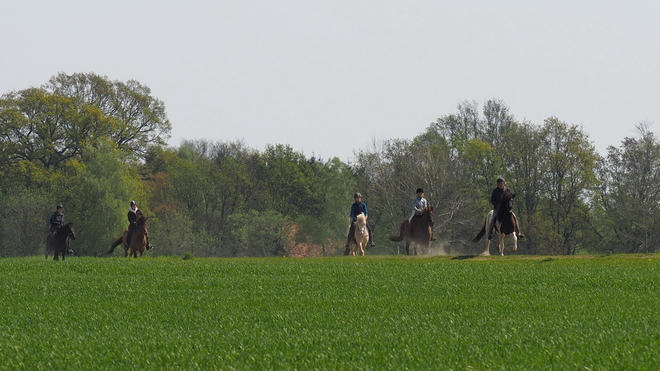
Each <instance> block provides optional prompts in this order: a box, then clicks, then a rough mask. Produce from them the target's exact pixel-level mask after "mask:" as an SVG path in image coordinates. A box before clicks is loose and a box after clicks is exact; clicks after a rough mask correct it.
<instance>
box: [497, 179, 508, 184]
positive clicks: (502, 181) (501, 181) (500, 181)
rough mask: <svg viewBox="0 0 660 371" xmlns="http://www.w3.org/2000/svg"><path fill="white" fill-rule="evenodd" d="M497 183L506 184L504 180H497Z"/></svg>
mask: <svg viewBox="0 0 660 371" xmlns="http://www.w3.org/2000/svg"><path fill="white" fill-rule="evenodd" d="M497 183H498V184H499V183H506V182H505V181H504V178H497Z"/></svg>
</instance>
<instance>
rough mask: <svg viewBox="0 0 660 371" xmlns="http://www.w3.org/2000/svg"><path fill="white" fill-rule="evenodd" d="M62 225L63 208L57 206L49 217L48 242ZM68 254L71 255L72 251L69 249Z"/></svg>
mask: <svg viewBox="0 0 660 371" xmlns="http://www.w3.org/2000/svg"><path fill="white" fill-rule="evenodd" d="M64 224H65V223H64V206H62V204H59V205H57V209H56V210H55V212H54V213H53V215H51V216H50V230H49V231H50V233H49V234H48V239H49V240H50V239H51V238H52V237H53V236H54V235H55V231H57V230H58V229H59V228H60V227H61V226H63V225H64ZM68 253H69V254H73V249H71V248H69V249H68Z"/></svg>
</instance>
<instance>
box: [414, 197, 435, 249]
mask: <svg viewBox="0 0 660 371" xmlns="http://www.w3.org/2000/svg"><path fill="white" fill-rule="evenodd" d="M415 193H416V194H417V196H415V197H413V199H412V213H411V214H410V218H408V222H410V223H412V220H413V218H414V217H416V216H421V215H422V211H423V210H424V208H426V207H427V206H428V205H429V203H428V201H426V198H424V189H422V188H417V191H416V192H415ZM431 241H435V236H434V234H433V228H431Z"/></svg>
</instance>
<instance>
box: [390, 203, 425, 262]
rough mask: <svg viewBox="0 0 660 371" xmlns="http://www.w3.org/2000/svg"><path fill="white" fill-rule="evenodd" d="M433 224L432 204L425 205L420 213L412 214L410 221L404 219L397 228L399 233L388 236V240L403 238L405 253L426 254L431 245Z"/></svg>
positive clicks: (396, 240) (395, 240) (397, 240)
mask: <svg viewBox="0 0 660 371" xmlns="http://www.w3.org/2000/svg"><path fill="white" fill-rule="evenodd" d="M433 224H434V221H433V206H427V207H425V208H424V209H423V210H422V215H416V216H414V217H413V218H412V221H409V220H408V219H406V220H404V221H403V223H401V227H400V228H399V235H398V236H390V241H394V242H400V241H403V240H404V239H405V240H406V254H408V255H411V253H412V254H414V255H418V254H423V255H426V254H428V252H429V248H430V247H431V237H433ZM411 245H412V246H413V247H412V249H411V247H410V246H411Z"/></svg>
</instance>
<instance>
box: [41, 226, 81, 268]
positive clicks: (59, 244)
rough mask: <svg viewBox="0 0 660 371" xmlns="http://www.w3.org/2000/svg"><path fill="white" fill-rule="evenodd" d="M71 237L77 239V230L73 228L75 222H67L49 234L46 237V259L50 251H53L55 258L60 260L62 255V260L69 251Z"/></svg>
mask: <svg viewBox="0 0 660 371" xmlns="http://www.w3.org/2000/svg"><path fill="white" fill-rule="evenodd" d="M69 238H70V239H72V240H75V239H76V232H75V231H74V230H73V223H67V224H65V225H63V226H61V227H59V228H57V229H56V230H55V232H53V233H52V234H49V235H48V237H47V238H46V254H45V256H46V259H48V253H50V252H51V251H52V252H53V260H59V255H60V254H61V255H62V260H64V257H65V256H66V254H67V252H68V251H69Z"/></svg>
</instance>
